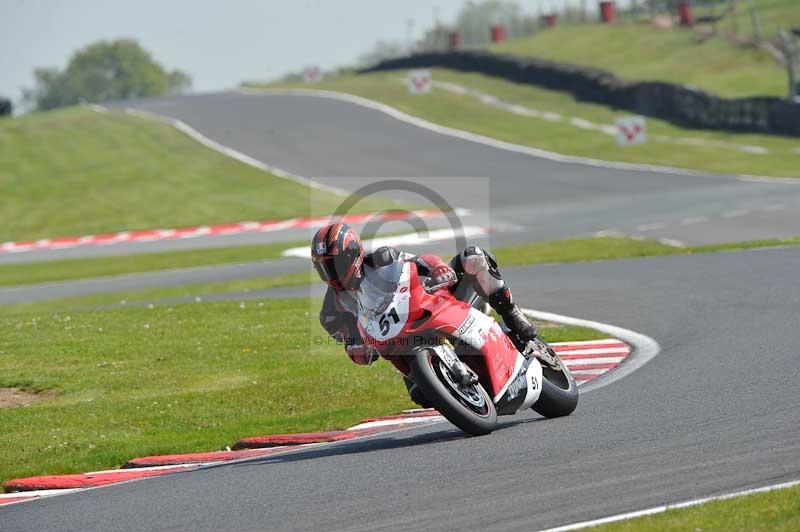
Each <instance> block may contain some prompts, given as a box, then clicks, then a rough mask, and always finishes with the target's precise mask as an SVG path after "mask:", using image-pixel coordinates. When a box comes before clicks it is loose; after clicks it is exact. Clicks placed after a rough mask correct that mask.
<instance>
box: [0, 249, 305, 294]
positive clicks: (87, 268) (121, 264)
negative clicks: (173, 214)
mask: <svg viewBox="0 0 800 532" xmlns="http://www.w3.org/2000/svg"><path fill="white" fill-rule="evenodd" d="M307 244H308V242H306V241H302V242H276V243H271V244H259V245H253V246H237V247H227V248H207V249H192V250H182V251H166V252H159V253H144V254H139V255H124V256H119V257H102V258H87V259H68V260H54V261H47V262H31V263H21V264H4V265H0V286H15V285H23V284H33V283H44V282H52V281H68V280H72V279H88V278H92V277H101V276H107V275H122V274H126V273H141V272H150V271H156V270H167V269H177V268H193V267H197V266H210V265H214V264H227V263H237V262H253V261H258V260H269V259H278V258H280V257H281V252H282V251H284V250H286V249H289V248H291V247H296V246H302V245H307Z"/></svg>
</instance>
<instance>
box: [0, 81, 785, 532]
mask: <svg viewBox="0 0 800 532" xmlns="http://www.w3.org/2000/svg"><path fill="white" fill-rule="evenodd" d="M139 106H140V107H142V108H147V109H148V110H151V111H155V112H160V113H164V114H167V115H169V116H174V117H177V118H180V119H181V120H184V121H186V122H188V123H189V124H190V125H192V127H194V128H196V129H198V130H200V131H203V132H204V133H205V134H207V135H209V136H211V137H212V138H215V139H216V140H217V141H219V142H221V143H223V144H226V145H236V147H237V149H239V150H240V151H244V152H245V153H248V154H251V155H252V156H254V157H257V158H259V159H263V160H266V161H270V162H271V163H272V164H274V165H276V166H280V167H282V168H286V169H287V170H290V171H292V172H295V173H297V174H300V175H305V176H309V177H315V176H325V175H377V176H394V177H398V176H411V177H420V176H421V177H420V178H422V177H424V176H428V175H440V176H448V175H449V176H452V175H471V176H475V175H484V176H488V177H491V178H492V179H493V180H494V181H493V183H494V189H493V190H494V192H495V197H494V198H493V204H494V205H495V206H496V211H497V212H496V213H495V217H499V218H502V217H504V216H507V217H509V218H517V221H519V222H520V223H523V224H524V225H528V226H529V231H528V232H527V233H524V234H523V235H522V236H519V235H516V236H514V235H511V236H509V235H501V237H500V238H501V239H502V238H508V239H509V240H512V239H514V238H517V239H519V238H527V239H529V240H530V239H533V238H537V237H543V238H556V237H559V236H567V235H572V234H580V233H582V232H586V231H588V230H590V229H595V228H596V227H597V226H598V225H608V224H613V225H619V226H622V225H623V224H625V223H633V224H635V223H645V222H644V220H647V219H649V220H651V221H652V220H653V217H658V216H664V217H666V216H668V215H672V214H674V213H678V215H679V216H710V215H711V211H712V210H718V211H725V210H726V209H734V208H736V207H738V206H739V203H740V202H741V203H747V204H749V205H750V206H751V207H750V208H752V206H753V205H755V204H757V203H758V202H767V201H775V202H781V203H782V204H783V205H790V204H791V202H793V201H797V197H796V194H797V193H798V192H800V188H795V187H790V186H787V185H775V184H764V183H742V182H740V181H737V180H736V179H731V178H724V177H696V176H686V175H669V174H663V173H652V172H638V171H627V170H625V171H623V170H612V169H593V168H590V167H586V166H580V165H571V164H565V163H555V162H552V161H543V160H540V159H536V158H533V157H530V156H523V155H520V154H514V153H510V152H506V151H501V150H497V149H492V148H489V147H486V146H481V145H477V144H474V143H470V142H467V141H463V140H459V139H453V138H450V137H446V136H443V135H438V134H435V133H432V132H429V131H421V130H419V129H416V128H413V127H411V126H409V125H407V124H403V123H400V122H397V121H396V120H393V119H391V118H390V117H388V116H386V115H383V114H381V113H376V112H374V111H368V110H365V109H362V108H359V107H357V106H354V105H352V104H346V103H342V102H332V101H329V100H320V99H315V98H309V97H300V96H245V95H240V94H230V93H226V94H216V95H208V96H195V97H186V98H171V99H166V100H160V101H155V102H143V103H141V104H139ZM794 190H798V192H789V191H794ZM454 195H457V196H458V199H457V202H458V204H459V205H460V206H466V207H469V206H470V204H469V202H470V194H469V190H459V191H454ZM454 201H456V200H454ZM532 206H533V207H536V208H535V209H534V208H532ZM715 212H716V211H715ZM751 212H752V211H751ZM765 212H766V211H765ZM769 212H771V213H772V215H765V218H764V219H765V220H766V221H765V222H764V224H763V225H762V226H759V227H760V228H759V229H758V231H761V232H763V233H765V234H764V236H781V233H780V231H783V232H784V233H786V232H791V231H794V232H796V231H797V228H798V227H800V224H797V223H796V222H797V221H798V220H796V219H795V218H793V217H795V216H797V211H796V210H795V211H791V210H790V209H788V208H787V209H785V210H783V211H780V210H777V211H769ZM581 213H583V214H581ZM773 215H774V216H773ZM782 216H783V217H785V218H781V217H782ZM746 219H747V216H741V217H730V218H727V219H726V223H724V224H723V223H720V224H718V225H714V226H713V227H716V228H717V229H713V227H712V225H709V226H708V227H709V228H711V229H709V230H708V231H702V232H701V231H698V230H697V229H696V228H695V229H694V232H695V233H698V234H699V233H703V235H704V236H703V238H707V239H711V240H726V239H727V240H740V239H742V235H743V234H747V233H746V232H745V231H746V230H747V223H746ZM540 222H541V223H540ZM756 225H757V224H756ZM686 227H690V226H689V225H687V226H686ZM750 230H752V227H750ZM772 230H775V231H776V233H775V234H772V233H770V231H772ZM797 271H800V249H797V248H787V249H772V250H760V251H746V252H734V253H724V254H708V255H696V256H676V257H660V258H649V259H638V260H624V261H613V262H595V263H583V264H568V265H543V266H536V267H525V268H507V269H505V270H504V273H505V275H506V277H507V278H508V279H509V282H510V285H511V286H512V287H513V288H514V291H515V295H516V297H517V299H518V300H520V301H525V302H527V303H529V304H531V305H534V306H536V307H537V308H547V309H548V310H552V311H554V312H558V313H560V314H566V315H577V316H586V317H588V318H591V319H593V320H599V321H605V322H611V323H615V324H619V325H620V326H622V327H625V328H628V329H631V330H635V331H641V332H643V333H646V334H647V335H649V336H651V337H653V338H654V339H655V340H656V341H658V343H659V344H660V345H661V347H662V352H661V354H660V355H659V356H658V357H656V358H655V359H653V360H651V361H650V362H649V363H648V364H646V365H644V366H643V367H641V368H639V369H638V370H637V371H636V372H634V373H631V374H630V375H628V376H626V377H625V378H624V379H621V380H618V381H616V382H614V383H613V385H610V386H605V387H603V388H601V389H596V390H594V391H592V392H591V393H590V394H588V395H586V397H585V398H584V400H583V401H582V402H581V405H580V407H579V408H578V410H577V411H576V412H575V414H574V415H572V416H570V417H567V418H560V419H555V420H542V419H541V418H538V417H536V416H535V415H533V414H531V415H530V416H528V417H523V418H518V419H509V420H507V421H505V423H504V425H503V428H502V429H501V430H498V431H497V432H495V433H494V434H492V435H491V436H489V437H482V438H466V437H464V435H463V434H461V433H460V432H459V431H457V430H455V429H453V428H451V427H449V426H447V425H437V426H435V427H427V428H422V427H420V428H415V429H409V430H407V431H401V432H397V433H394V434H389V435H384V436H379V437H375V438H372V439H369V440H365V441H360V442H352V443H340V444H336V445H334V446H331V447H327V448H325V449H308V450H306V451H303V452H299V453H296V454H292V455H291V456H288V455H287V456H285V457H281V456H276V457H270V458H261V459H256V460H253V461H248V462H242V463H237V464H231V465H227V466H220V467H212V468H208V469H203V470H199V471H192V472H185V473H176V474H173V475H169V476H164V477H161V478H157V479H152V480H147V481H142V482H134V483H129V484H123V485H118V486H113V487H109V488H104V489H99V490H92V491H86V492H81V493H78V494H74V495H70V496H66V497H56V498H50V499H44V500H41V501H38V502H36V503H25V504H19V505H14V506H10V507H8V508H5V509H0V525H1V527H2V528H3V529H4V530H5V529H9V530H19V531H27V530H31V531H32V530H50V529H53V530H56V529H57V530H64V531H72V530H75V531H77V530H81V531H85V530H103V531H129V530H130V531H132V530H142V529H147V530H193V531H204V530H209V531H210V530H234V529H235V530H241V531H256V530H265V529H269V530H276V531H289V530H302V531H306V530H316V529H325V530H346V531H357V530H418V529H425V530H454V529H459V528H461V529H467V530H476V529H481V530H487V531H511V530H525V531H529V530H535V529H541V528H548V527H553V526H558V525H564V524H568V523H571V522H577V521H584V520H589V519H594V518H598V517H603V516H606V515H610V514H616V513H621V512H629V511H633V510H638V509H641V508H648V507H653V506H658V505H661V504H664V503H668V502H674V501H681V500H686V499H690V498H694V497H702V496H708V495H713V494H716V493H723V492H729V491H733V490H737V489H740V488H746V487H756V486H761V485H765V484H770V483H775V482H780V481H784V480H793V479H796V478H797V477H798V476H800V468H799V467H798V464H800V444H798V442H800V410H798V408H797V400H796V398H795V395H794V394H795V391H796V383H795V382H794V381H795V379H796V375H797V373H798V370H800V362H798V358H797V356H796V353H797V345H798V343H799V342H800V332H799V331H798V328H797V327H796V326H795V325H796V324H790V321H791V320H795V321H796V315H797V304H798V301H800V284H798V283H797V278H796V272H797Z"/></svg>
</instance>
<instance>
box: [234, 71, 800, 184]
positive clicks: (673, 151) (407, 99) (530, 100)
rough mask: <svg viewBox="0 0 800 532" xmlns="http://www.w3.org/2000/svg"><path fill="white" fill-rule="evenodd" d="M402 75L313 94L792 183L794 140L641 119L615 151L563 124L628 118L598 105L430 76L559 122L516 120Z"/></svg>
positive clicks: (595, 152) (514, 137)
mask: <svg viewBox="0 0 800 532" xmlns="http://www.w3.org/2000/svg"><path fill="white" fill-rule="evenodd" d="M405 75H406V73H405V71H390V72H379V73H372V74H366V75H342V76H337V77H332V78H326V79H325V80H324V81H322V82H321V83H319V84H317V85H315V88H320V89H329V90H335V91H340V92H345V93H351V94H356V95H358V96H363V97H365V98H369V99H371V100H376V101H379V102H382V103H386V104H388V105H391V106H393V107H396V108H398V109H400V110H402V111H405V112H407V113H409V114H412V115H415V116H418V117H421V118H424V119H426V120H429V121H431V122H434V123H437V124H441V125H445V126H449V127H453V128H457V129H462V130H466V131H471V132H473V133H478V134H481V135H486V136H489V137H492V138H497V139H500V140H504V141H507V142H513V143H516V144H522V145H525V146H533V147H537V148H542V149H545V150H550V151H554V152H558V153H563V154H568V155H577V156H581V157H589V158H593V159H603V160H612V161H621V162H628V163H640V164H656V165H661V166H674V167H678V168H687V169H693V170H700V171H706V172H712V173H721V174H757V175H765V176H775V177H800V173H798V172H800V153H798V152H797V151H796V150H797V149H798V141H797V139H791V138H788V137H777V136H768V135H751V134H735V133H725V132H716V131H704V130H694V129H685V128H680V127H677V126H674V125H672V124H669V123H668V122H665V121H663V120H656V119H648V121H647V127H648V136H649V138H650V141H648V142H647V143H645V144H641V145H637V146H618V145H617V143H616V139H615V138H614V137H613V136H609V135H606V134H603V133H600V132H598V131H592V130H588V129H582V128H580V127H576V126H575V125H573V124H572V123H571V122H570V118H578V119H584V120H589V121H592V122H595V123H597V124H613V123H614V121H615V120H616V119H617V118H619V117H620V116H625V115H627V114H629V113H626V112H618V111H615V110H613V109H611V108H608V107H604V106H601V105H595V104H588V103H579V102H577V101H576V100H575V99H573V98H572V97H571V96H569V95H567V94H564V93H561V92H557V91H550V90H546V89H540V88H537V87H532V86H530V85H522V84H517V83H512V82H509V81H505V80H500V79H496V78H491V77H488V76H483V75H480V74H465V73H460V72H452V71H446V70H442V69H434V70H433V79H434V80H439V81H447V82H451V83H457V84H459V85H462V86H465V87H468V88H472V89H476V90H480V91H482V92H486V93H488V94H491V95H493V96H495V97H497V98H499V99H501V100H503V101H506V102H510V103H513V104H517V105H522V106H525V107H529V108H532V109H537V110H540V111H549V112H553V113H558V114H560V115H562V118H561V119H558V120H554V121H551V120H546V119H542V118H532V117H527V116H520V115H516V114H513V113H511V112H508V111H505V110H500V109H497V108H494V107H491V106H489V105H486V104H485V103H482V102H480V101H479V100H478V99H477V98H475V97H473V96H470V95H464V94H455V93H453V92H449V91H446V90H444V89H441V88H436V87H435V88H434V89H433V91H432V92H430V93H429V94H426V95H411V94H409V93H408V90H407V89H406V87H405V85H404V84H403V83H401V81H400V80H401V78H402V77H404V76H405ZM248 86H259V85H258V84H248ZM261 86H263V87H268V88H303V87H305V88H308V85H302V84H288V83H286V84H270V85H261ZM659 138H663V139H668V140H658V139H659ZM731 144H738V145H748V146H757V147H761V148H766V149H767V150H769V153H768V154H753V153H747V152H744V151H741V150H740V149H737V148H735V147H732V146H731Z"/></svg>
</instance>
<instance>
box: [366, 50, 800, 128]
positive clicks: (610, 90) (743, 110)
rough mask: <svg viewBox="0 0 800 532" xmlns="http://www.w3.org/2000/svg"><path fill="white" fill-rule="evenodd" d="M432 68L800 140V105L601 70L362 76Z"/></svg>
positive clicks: (444, 55) (489, 69) (510, 64)
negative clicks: (633, 78)
mask: <svg viewBox="0 0 800 532" xmlns="http://www.w3.org/2000/svg"><path fill="white" fill-rule="evenodd" d="M431 67H440V68H447V69H451V70H459V71H462V72H478V73H481V74H485V75H487V76H493V77H498V78H503V79H507V80H509V81H513V82H516V83H524V84H528V85H537V86H540V87H545V88H547V89H552V90H557V91H564V92H569V93H570V94H572V95H573V96H574V97H575V98H576V99H578V100H582V101H586V102H592V103H598V104H602V105H609V106H611V107H614V108H617V109H624V110H627V111H630V112H633V113H638V114H641V115H646V116H651V117H655V118H660V119H662V120H666V121H668V122H671V123H673V124H676V125H679V126H684V127H690V128H698V129H714V130H720V131H732V132H739V133H767V134H773V135H786V136H794V137H800V104H796V103H792V102H790V101H788V100H782V99H780V98H775V97H752V98H739V99H725V98H720V97H718V96H715V95H713V94H710V93H707V92H704V91H701V90H699V89H695V88H693V87H689V86H686V85H677V84H674V83H665V82H656V81H653V82H626V81H623V80H621V79H620V78H618V77H616V76H614V75H613V74H611V73H610V72H606V71H604V70H599V69H595V68H590V67H583V66H578V65H573V64H569V63H557V62H554V61H546V60H543V59H536V58H530V57H520V56H515V55H510V54H492V53H489V52H481V51H452V52H431V53H422V54H415V55H410V56H406V57H400V58H396V59H389V60H386V61H381V62H380V63H378V64H376V65H374V66H372V67H369V68H366V69H364V70H361V73H367V72H376V71H382V70H396V69H407V68H431Z"/></svg>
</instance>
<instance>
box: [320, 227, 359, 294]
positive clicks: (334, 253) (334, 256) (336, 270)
mask: <svg viewBox="0 0 800 532" xmlns="http://www.w3.org/2000/svg"><path fill="white" fill-rule="evenodd" d="M311 261H312V262H313V263H314V268H315V269H316V270H317V273H318V274H319V276H320V278H321V279H322V280H323V281H325V282H326V283H328V285H329V286H331V287H333V288H334V289H336V290H353V289H355V288H358V285H359V284H361V277H362V274H361V265H362V264H363V263H364V247H363V246H362V245H361V239H360V238H359V237H358V233H356V231H355V229H353V228H352V227H350V226H349V225H347V224H342V223H335V224H331V225H326V226H325V227H323V228H322V229H320V230H319V231H317V234H315V235H314V238H313V239H312V240H311Z"/></svg>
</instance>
